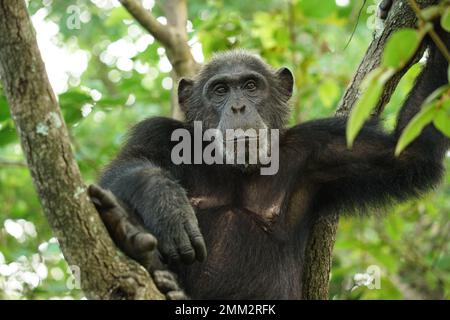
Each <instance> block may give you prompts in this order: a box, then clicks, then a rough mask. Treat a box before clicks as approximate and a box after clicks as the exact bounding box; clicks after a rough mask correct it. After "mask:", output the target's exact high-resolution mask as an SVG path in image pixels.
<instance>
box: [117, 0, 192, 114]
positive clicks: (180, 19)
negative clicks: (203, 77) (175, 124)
mask: <svg viewBox="0 0 450 320" xmlns="http://www.w3.org/2000/svg"><path fill="white" fill-rule="evenodd" d="M120 2H121V3H122V5H123V6H124V7H125V8H126V9H127V10H128V12H129V13H130V14H131V15H132V16H133V17H134V18H135V19H136V21H138V22H139V24H140V25H141V26H143V27H144V29H146V30H147V31H148V32H149V33H150V34H151V35H153V36H154V37H155V39H157V40H158V41H159V42H160V43H161V45H162V46H163V47H164V49H166V54H167V58H168V59H169V61H170V64H171V65H172V67H173V69H174V73H173V74H172V78H173V80H174V83H176V82H177V81H178V79H179V78H181V77H191V76H193V75H194V74H195V73H196V72H197V70H198V69H199V65H198V64H197V62H195V60H194V57H193V56H192V53H191V48H190V46H189V44H188V35H187V31H186V23H187V5H186V0H165V1H164V2H163V3H161V7H162V10H163V11H164V14H165V15H166V19H167V26H164V25H162V24H161V23H159V22H158V21H157V20H156V19H155V17H153V15H152V14H151V13H150V12H148V11H147V10H146V9H145V8H144V7H143V6H142V4H141V2H140V0H120ZM175 90H176V86H174V88H173V92H172V97H176V96H175V95H176V91H175ZM171 104H172V117H173V118H175V119H179V120H182V119H183V118H184V114H183V112H182V111H181V110H180V108H179V106H178V102H177V99H171Z"/></svg>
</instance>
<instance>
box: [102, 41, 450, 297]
mask: <svg viewBox="0 0 450 320" xmlns="http://www.w3.org/2000/svg"><path fill="white" fill-rule="evenodd" d="M446 42H447V43H449V41H448V37H446ZM447 67H448V65H447V62H446V61H445V59H444V58H443V57H442V55H441V54H440V53H439V52H438V51H437V50H436V48H435V47H434V46H432V45H431V46H430V56H429V59H428V63H427V65H426V67H425V68H424V70H423V71H422V73H421V75H420V76H419V78H418V80H417V83H416V85H415V87H414V88H413V90H412V92H411V94H410V96H409V98H408V99H407V100H406V102H405V104H404V106H403V108H402V110H401V112H400V116H399V120H398V126H397V128H396V130H395V131H394V132H393V133H390V134H389V133H385V132H383V131H382V130H381V129H380V128H379V127H378V126H377V124H376V123H369V124H367V125H366V126H365V127H364V128H363V129H362V131H361V133H360V134H359V136H358V138H357V140H356V142H355V144H354V147H353V149H352V150H348V149H347V147H346V143H345V125H346V119H344V118H330V119H322V120H317V121H311V122H306V123H303V124H300V125H297V126H295V127H293V128H290V129H285V130H284V131H283V134H282V136H281V141H280V170H279V171H278V173H277V174H275V175H273V176H261V175H259V172H256V171H250V172H248V171H243V170H241V169H240V168H238V167H235V166H229V165H209V166H208V165H179V166H176V165H174V164H172V163H171V161H170V152H171V149H172V147H173V145H174V142H171V141H170V136H171V133H172V131H173V130H174V129H176V128H188V129H190V130H191V124H192V122H193V121H194V120H202V121H204V127H205V128H208V127H217V126H218V124H219V122H220V120H221V118H222V117H224V116H225V114H226V112H227V111H226V110H225V111H224V110H220V109H217V108H216V109H214V108H213V104H212V103H208V101H209V100H208V99H207V98H205V93H204V90H203V88H204V86H205V83H206V82H207V81H208V80H209V79H210V78H211V77H212V76H214V75H217V74H227V73H233V74H234V73H237V74H240V72H246V70H249V71H255V72H258V73H259V74H260V75H262V76H263V77H265V79H266V81H267V83H268V84H269V86H268V88H266V91H265V92H262V93H261V95H264V94H266V93H267V99H265V100H264V101H260V100H257V99H254V100H252V99H250V100H249V101H250V102H251V103H254V105H250V107H251V108H255V110H257V111H258V115H259V116H260V118H258V119H259V120H257V118H255V117H249V118H248V119H247V120H246V121H249V123H250V124H251V121H254V123H256V121H260V119H262V121H263V122H264V123H265V124H266V125H267V126H269V127H270V128H283V127H284V125H285V122H286V119H287V114H288V110H289V109H288V105H287V102H288V99H289V97H290V95H291V93H292V76H291V75H290V72H289V71H286V69H281V70H279V71H278V72H277V71H274V70H272V69H271V68H270V67H268V66H267V65H266V64H265V63H264V62H262V60H261V59H260V58H258V57H256V56H254V55H250V54H247V53H245V52H242V51H238V52H231V53H225V54H221V55H218V56H216V57H215V58H214V59H213V60H212V61H211V62H210V63H208V64H207V65H206V66H204V67H203V69H202V70H201V71H200V73H199V74H198V75H197V77H196V78H195V79H193V80H183V81H182V82H181V84H180V90H179V96H180V103H181V104H182V107H183V109H184V110H186V113H187V121H186V122H179V121H175V120H171V119H166V118H155V119H149V120H145V121H143V122H141V123H139V124H138V125H137V126H136V127H135V128H134V129H133V130H132V132H131V134H130V137H129V140H128V142H127V143H126V145H125V146H124V148H123V149H122V151H121V152H120V154H119V155H118V156H117V158H116V159H115V160H114V161H113V162H112V163H111V164H110V165H109V166H108V168H107V169H106V170H105V171H104V173H103V175H102V177H101V180H100V184H101V186H102V187H103V188H106V189H109V190H111V191H112V192H113V193H114V195H115V196H116V197H117V198H118V199H119V200H120V201H122V202H123V203H125V204H126V205H127V206H128V207H129V208H130V210H131V211H133V212H134V213H136V214H137V215H138V216H139V217H140V218H141V219H142V221H143V224H144V225H145V227H146V229H147V230H148V231H149V232H151V233H152V234H154V235H155V236H156V238H157V239H158V248H159V250H160V252H161V254H162V256H163V257H164V258H165V259H166V260H167V262H168V263H169V264H170V267H171V269H172V270H174V271H176V273H177V274H178V276H179V278H180V279H181V282H182V284H183V287H184V288H185V290H186V292H187V293H188V294H189V295H190V296H191V297H192V298H207V299H215V298H231V299H255V298H259V299H266V298H277V299H294V298H301V278H300V277H301V274H302V272H301V269H302V256H303V246H304V244H305V241H304V240H305V239H306V238H307V236H308V232H309V223H311V222H312V221H314V220H315V219H316V218H317V217H318V216H320V215H321V214H326V213H329V212H362V211H364V212H367V210H368V209H369V208H372V207H377V206H384V205H386V204H389V203H391V202H392V201H402V200H405V199H407V198H409V197H414V196H418V195H420V194H421V193H422V192H425V191H428V190H429V189H431V188H432V187H433V186H435V185H436V184H437V183H438V182H439V180H440V178H441V176H442V171H443V166H442V160H443V157H444V155H445V152H446V150H447V148H448V139H446V138H444V137H443V136H442V135H441V134H440V133H439V132H437V131H436V130H435V128H434V127H433V126H432V125H430V126H428V127H427V128H426V129H425V130H424V131H423V133H422V134H421V135H420V137H419V138H418V139H417V140H416V141H415V142H414V143H413V144H411V145H410V146H409V147H408V148H407V149H406V150H405V151H404V152H403V153H402V154H401V155H400V157H398V158H396V157H394V147H395V144H396V141H397V139H398V136H399V133H400V131H401V129H402V128H404V126H405V124H406V123H407V122H408V121H409V120H410V119H411V117H412V116H413V115H414V114H416V113H417V112H418V110H419V106H420V105H421V103H422V102H423V100H424V99H425V98H426V97H427V96H428V95H429V94H430V93H431V92H432V91H433V90H434V89H436V88H437V87H439V86H441V85H443V84H445V83H447V78H446V75H447ZM243 70H244V71H243ZM233 103H234V102H233ZM248 107H249V106H246V108H248ZM246 110H247V109H246ZM232 119H234V118H232ZM233 121H235V120H230V121H229V122H228V124H231V125H232V124H233ZM236 121H237V120H236ZM197 219H198V225H197ZM199 230H201V233H200V231H199ZM112 236H113V238H114V237H115V238H117V236H116V235H115V234H114V232H113V233H112ZM203 241H204V242H203ZM205 243H206V248H207V249H208V257H207V258H206V261H204V262H202V263H198V262H197V263H194V264H192V265H190V266H186V265H183V264H180V263H179V261H180V260H181V261H184V262H186V263H192V262H193V261H194V260H195V259H197V260H200V261H202V260H204V259H205Z"/></svg>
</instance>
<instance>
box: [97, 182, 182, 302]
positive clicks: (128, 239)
mask: <svg viewBox="0 0 450 320" xmlns="http://www.w3.org/2000/svg"><path fill="white" fill-rule="evenodd" d="M88 194H89V196H90V198H91V200H92V202H93V203H94V205H95V207H96V209H97V211H98V212H99V214H100V217H101V218H102V221H103V223H104V224H105V226H106V228H107V230H108V232H109V234H110V236H111V237H112V239H113V240H114V243H115V244H116V245H117V246H118V247H119V248H120V249H121V250H122V251H123V252H124V253H125V254H127V255H128V256H130V257H131V258H133V259H134V260H136V261H137V262H139V263H140V264H141V265H142V266H144V267H145V268H146V269H147V270H148V271H149V272H150V274H151V275H152V278H153V281H154V282H155V285H156V287H157V288H158V289H159V290H160V291H161V293H163V294H164V295H165V296H166V299H168V300H186V299H189V297H188V296H187V295H186V294H185V293H184V291H183V290H182V289H181V287H180V285H179V284H178V281H177V279H176V275H175V274H173V273H172V272H171V271H169V270H165V269H166V267H165V266H164V265H163V264H162V263H161V261H160V259H159V255H158V252H157V250H156V245H157V241H156V239H155V237H154V236H152V235H151V234H150V233H148V232H147V231H146V230H145V229H144V227H143V226H142V224H141V222H139V221H138V220H137V219H136V218H135V217H133V216H132V215H131V214H130V213H129V212H127V210H125V209H124V208H123V207H122V206H121V205H120V204H119V203H118V201H117V199H116V197H115V196H114V195H113V194H112V193H111V191H108V190H105V189H102V188H100V187H99V186H96V185H90V186H89V188H88Z"/></svg>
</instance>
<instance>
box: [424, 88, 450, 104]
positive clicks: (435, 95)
mask: <svg viewBox="0 0 450 320" xmlns="http://www.w3.org/2000/svg"><path fill="white" fill-rule="evenodd" d="M449 89H450V85H448V84H446V85H443V86H442V87H439V88H437V89H436V90H434V91H433V92H432V93H431V94H430V95H429V96H428V97H427V98H426V99H425V101H424V102H423V103H422V105H424V106H425V105H429V104H430V103H432V102H434V101H436V100H437V99H439V98H440V97H441V96H442V94H444V92H445V91H447V90H449Z"/></svg>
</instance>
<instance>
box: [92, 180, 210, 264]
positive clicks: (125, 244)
mask: <svg viewBox="0 0 450 320" xmlns="http://www.w3.org/2000/svg"><path fill="white" fill-rule="evenodd" d="M174 189H176V188H170V193H171V194H172V196H173V197H172V201H171V200H170V199H164V200H165V201H156V200H155V201H154V202H155V203H156V204H158V203H160V206H157V205H156V206H155V207H153V208H151V209H148V208H146V212H145V216H144V219H143V220H144V225H145V228H144V226H143V224H141V223H140V222H138V221H137V219H135V218H134V217H133V216H132V215H131V214H130V213H128V212H127V210H125V209H124V208H123V207H122V206H121V204H119V203H118V201H117V200H116V198H115V197H114V195H113V194H112V193H111V192H110V191H108V190H104V189H102V188H100V187H98V186H95V185H91V186H90V187H89V189H88V193H89V195H90V196H91V198H92V201H93V202H94V204H95V205H96V207H97V210H98V211H99V212H100V215H101V216H102V219H103V221H104V222H105V225H106V227H107V228H108V230H109V232H110V234H111V236H112V238H113V240H114V241H115V242H116V244H117V246H118V247H119V248H121V249H122V250H123V251H124V252H125V253H126V254H128V255H129V256H130V257H132V258H134V259H135V260H137V261H138V262H140V263H141V264H142V265H144V266H145V267H147V266H149V267H147V269H149V268H152V269H151V270H150V271H154V270H157V268H155V267H154V265H155V264H158V262H159V264H161V263H160V261H159V257H156V256H157V254H156V252H151V250H153V249H155V246H156V239H157V240H158V249H159V252H160V253H161V255H162V257H163V258H164V259H165V260H166V261H165V262H169V263H175V264H176V263H179V262H180V261H181V262H184V263H186V264H190V263H193V262H194V261H195V260H198V261H203V260H204V259H205V258H206V246H205V242H204V240H203V236H202V234H201V233H200V230H199V228H198V222H197V218H196V216H195V212H194V210H193V209H192V207H191V205H190V204H189V203H188V201H187V199H184V198H183V196H184V194H180V196H177V195H176V192H175V191H174ZM153 196H156V195H153ZM149 197H151V196H149ZM158 199H159V198H158ZM159 200H161V199H159ZM128 211H130V210H128ZM148 231H150V232H151V233H152V234H153V235H154V236H155V237H156V239H155V238H154V237H153V236H152V235H151V234H150V233H148Z"/></svg>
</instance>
